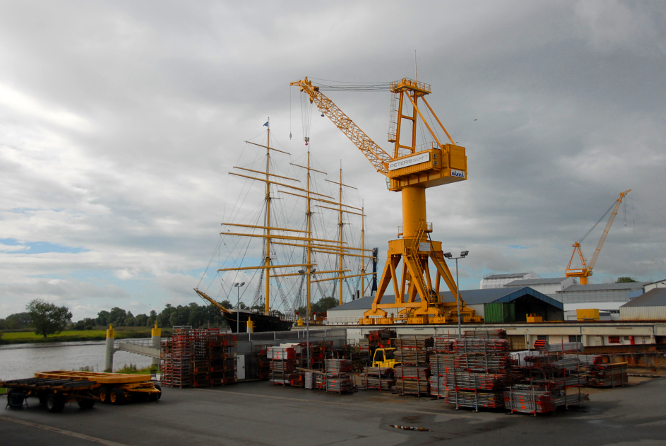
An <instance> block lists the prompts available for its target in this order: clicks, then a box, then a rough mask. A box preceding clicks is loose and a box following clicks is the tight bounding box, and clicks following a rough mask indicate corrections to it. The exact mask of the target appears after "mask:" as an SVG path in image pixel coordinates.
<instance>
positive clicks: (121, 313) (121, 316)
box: [109, 307, 127, 327]
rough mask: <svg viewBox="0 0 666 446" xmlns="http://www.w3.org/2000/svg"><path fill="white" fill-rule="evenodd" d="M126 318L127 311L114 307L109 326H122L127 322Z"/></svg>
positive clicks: (110, 314) (110, 313)
mask: <svg viewBox="0 0 666 446" xmlns="http://www.w3.org/2000/svg"><path fill="white" fill-rule="evenodd" d="M126 317H127V311H125V310H123V309H122V308H119V307H113V308H111V311H110V312H109V324H113V326H114V327H116V326H121V325H123V323H124V322H125V318H126Z"/></svg>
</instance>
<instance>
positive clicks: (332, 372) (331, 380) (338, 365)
mask: <svg viewBox="0 0 666 446" xmlns="http://www.w3.org/2000/svg"><path fill="white" fill-rule="evenodd" d="M325 362H326V391H327V392H337V393H343V392H351V391H353V390H354V383H353V382H352V380H351V375H350V374H349V373H347V372H350V371H351V370H352V362H351V361H350V360H348V359H327V360H326V361H325Z"/></svg>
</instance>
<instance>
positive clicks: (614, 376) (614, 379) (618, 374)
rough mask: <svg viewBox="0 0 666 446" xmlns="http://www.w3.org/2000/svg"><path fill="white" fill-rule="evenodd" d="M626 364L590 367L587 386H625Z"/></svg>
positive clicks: (626, 380)
mask: <svg viewBox="0 0 666 446" xmlns="http://www.w3.org/2000/svg"><path fill="white" fill-rule="evenodd" d="M628 379H629V376H628V375H627V363H626V362H616V363H606V364H593V365H591V366H590V373H589V376H588V379H587V381H588V385H589V386H591V387H618V386H624V385H626V384H627V382H628Z"/></svg>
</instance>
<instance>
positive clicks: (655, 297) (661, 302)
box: [622, 288, 666, 307]
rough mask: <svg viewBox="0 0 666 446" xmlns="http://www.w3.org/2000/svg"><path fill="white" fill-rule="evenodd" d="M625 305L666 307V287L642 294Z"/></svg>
mask: <svg viewBox="0 0 666 446" xmlns="http://www.w3.org/2000/svg"><path fill="white" fill-rule="evenodd" d="M622 306H623V307H664V306H666V288H655V289H653V290H650V291H648V292H647V293H645V294H642V295H640V296H638V297H636V298H634V299H632V300H631V301H629V302H627V303H626V304H624V305H622Z"/></svg>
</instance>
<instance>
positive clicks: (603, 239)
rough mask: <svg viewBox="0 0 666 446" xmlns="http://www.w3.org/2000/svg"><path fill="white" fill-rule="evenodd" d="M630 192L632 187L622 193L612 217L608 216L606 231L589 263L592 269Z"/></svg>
mask: <svg viewBox="0 0 666 446" xmlns="http://www.w3.org/2000/svg"><path fill="white" fill-rule="evenodd" d="M629 192H631V189H629V190H626V191H624V192H622V193H621V194H620V198H618V199H617V201H616V202H615V207H614V208H613V212H612V213H611V215H610V217H609V218H608V223H606V227H605V228H604V233H603V234H601V238H600V239H599V243H597V249H596V251H594V255H593V256H592V260H591V261H590V263H589V264H588V265H587V267H588V268H589V269H590V271H592V268H594V264H595V263H597V258H598V257H599V252H601V247H602V246H604V242H605V241H606V237H607V236H608V231H610V228H611V225H612V224H613V220H615V216H616V215H617V211H618V209H620V205H621V204H622V200H623V199H624V197H625V195H627V194H628V193H629Z"/></svg>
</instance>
